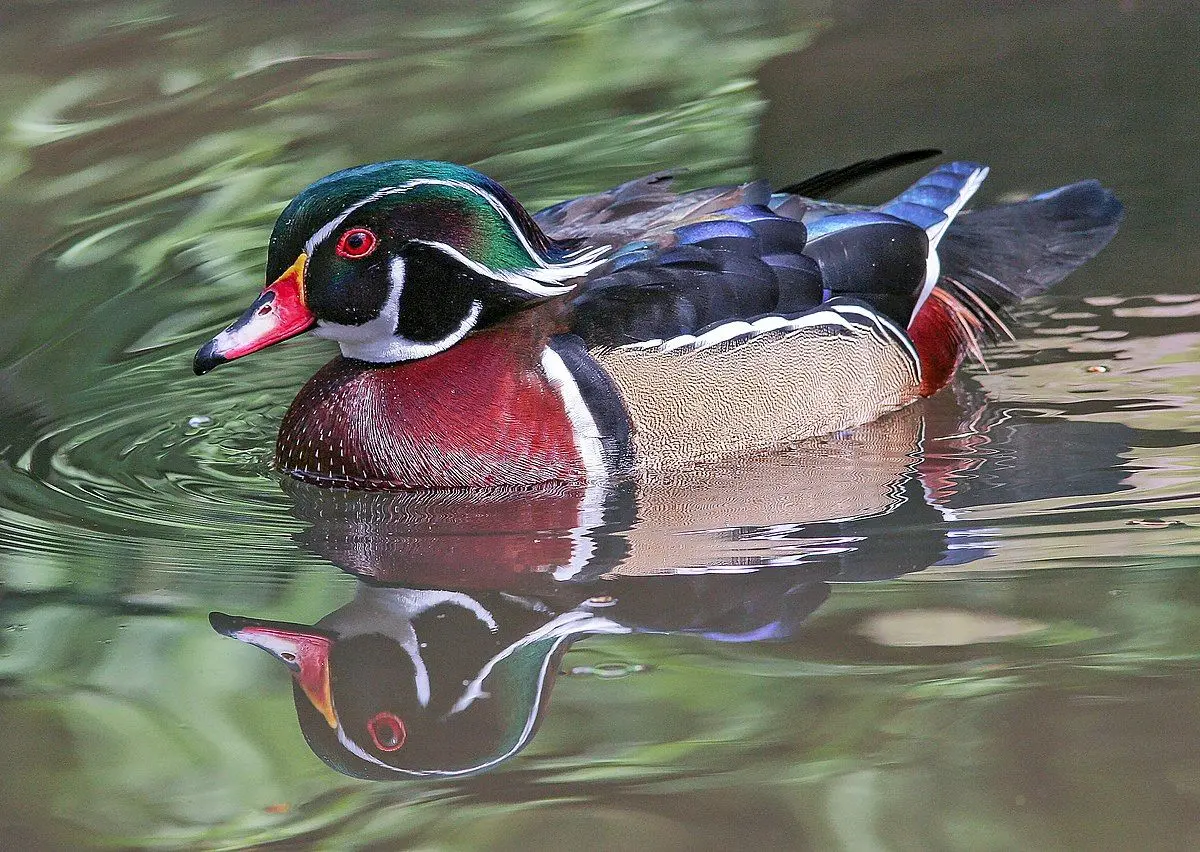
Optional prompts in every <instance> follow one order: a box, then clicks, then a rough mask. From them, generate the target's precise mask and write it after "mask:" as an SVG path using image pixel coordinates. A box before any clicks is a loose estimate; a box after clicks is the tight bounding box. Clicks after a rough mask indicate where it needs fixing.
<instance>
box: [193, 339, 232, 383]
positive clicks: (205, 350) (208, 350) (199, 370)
mask: <svg viewBox="0 0 1200 852" xmlns="http://www.w3.org/2000/svg"><path fill="white" fill-rule="evenodd" d="M228 360H229V359H228V358H226V357H225V356H224V355H222V354H221V353H220V352H218V351H217V341H216V340H210V341H208V343H205V344H204V345H203V346H201V347H200V350H199V351H198V352H197V353H196V357H195V358H193V359H192V370H193V371H195V373H196V375H197V376H203V375H204V374H205V373H207V372H208V371H209V370H212V369H214V368H216V367H219V366H221V365H222V364H224V363H225V362H226V361H228Z"/></svg>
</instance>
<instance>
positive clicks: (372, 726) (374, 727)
mask: <svg viewBox="0 0 1200 852" xmlns="http://www.w3.org/2000/svg"><path fill="white" fill-rule="evenodd" d="M367 733H369V734H370V735H371V742H373V743H375V748H377V749H379V750H380V751H395V750H396V749H398V748H400V746H402V745H404V741H405V740H406V739H408V732H407V731H406V730H404V723H403V722H401V721H400V717H399V716H397V715H396V714H395V713H389V712H387V711H386V710H385V711H383V712H382V713H376V714H375V715H374V716H372V717H371V721H369V722H367Z"/></svg>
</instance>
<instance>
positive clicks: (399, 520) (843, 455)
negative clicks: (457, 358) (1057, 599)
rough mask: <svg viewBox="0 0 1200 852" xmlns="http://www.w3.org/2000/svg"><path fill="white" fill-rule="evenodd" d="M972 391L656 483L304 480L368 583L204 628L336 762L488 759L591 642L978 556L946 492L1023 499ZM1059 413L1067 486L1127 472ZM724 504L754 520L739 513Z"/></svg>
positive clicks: (528, 726)
mask: <svg viewBox="0 0 1200 852" xmlns="http://www.w3.org/2000/svg"><path fill="white" fill-rule="evenodd" d="M972 397H973V395H972V394H971V393H969V392H966V391H962V392H960V393H959V394H958V395H957V397H956V396H955V395H950V394H948V395H943V396H940V397H938V398H937V399H936V400H932V401H930V402H929V403H927V404H925V405H922V406H919V407H916V408H912V409H908V410H905V411H902V412H898V413H897V414H895V415H893V416H891V417H889V418H885V419H883V420H880V421H878V422H876V423H873V424H870V425H869V426H867V427H864V428H863V429H860V430H855V432H853V433H851V434H848V435H843V436H839V437H836V438H830V439H826V440H824V441H823V442H822V443H821V445H820V447H810V448H809V450H810V451H808V452H804V453H797V454H794V455H792V454H784V455H780V456H772V457H769V458H765V459H758V460H754V461H752V462H750V463H745V464H742V465H740V466H738V467H737V468H729V469H719V470H716V471H713V472H712V473H711V475H712V478H711V479H709V480H705V478H704V477H705V476H706V475H709V474H708V473H706V472H700V473H697V474H695V475H693V476H691V477H688V478H686V479H681V480H680V481H679V482H678V483H661V484H659V485H658V486H655V487H650V486H646V485H641V486H637V487H634V486H633V485H627V486H623V487H612V488H607V489H603V490H600V491H597V490H596V489H586V488H585V489H569V488H559V489H550V490H542V491H530V490H526V491H519V492H513V491H506V492H499V493H491V494H481V493H479V492H459V493H457V494H449V493H441V494H429V493H426V494H413V493H383V492H376V493H363V492H357V493H356V492H344V491H335V490H329V489H322V488H315V487H312V486H308V485H304V484H301V483H295V484H293V485H290V486H289V489H288V490H289V493H290V495H291V497H292V498H293V500H294V508H295V512H296V514H297V516H298V517H299V518H300V519H301V520H303V521H304V522H305V523H306V526H307V528H306V529H305V530H304V531H303V532H301V533H299V534H298V540H299V541H300V543H301V544H302V545H303V546H304V547H305V548H306V549H308V550H310V551H312V552H314V553H317V554H319V555H321V556H323V557H325V558H327V559H329V560H330V561H332V562H333V563H334V564H335V565H337V566H338V567H340V568H342V569H343V570H345V571H347V572H349V573H351V574H353V575H355V576H356V577H358V578H359V579H360V582H359V584H358V588H357V592H356V594H355V596H354V598H353V600H352V601H351V602H349V603H348V604H346V605H345V606H343V607H341V608H340V609H338V610H336V611H335V612H333V613H331V614H329V615H328V616H326V617H325V618H322V619H321V620H320V621H319V622H318V623H317V624H316V625H312V626H310V625H306V624H290V623H281V622H268V621H262V620H256V619H253V618H245V617H239V616H228V615H224V614H220V613H214V614H213V615H212V617H211V618H212V624H213V627H214V628H215V629H217V630H218V631H219V632H221V633H224V634H226V635H228V636H232V637H234V638H237V639H240V640H242V641H244V642H247V643H249V644H252V645H256V646H258V647H260V648H262V649H263V650H266V651H267V652H269V653H271V654H272V655H273V656H275V657H276V658H278V659H279V660H280V661H281V662H282V663H283V664H284V665H286V666H287V667H288V668H289V670H290V671H291V673H292V679H293V691H294V696H295V704H296V711H297V716H298V719H299V722H300V726H301V729H302V730H303V732H304V735H305V737H306V738H307V740H308V743H309V745H310V746H311V748H312V749H313V751H314V752H315V753H316V754H317V755H318V756H320V757H321V758H322V759H323V760H324V761H325V762H326V763H328V764H329V765H330V766H332V767H334V768H335V769H337V770H339V771H341V772H344V773H346V774H349V775H353V776H357V777H363V778H372V779H380V780H387V779H397V778H402V777H452V776H461V775H468V774H472V773H477V772H482V771H486V770H488V769H491V768H493V767H495V766H497V765H498V764H500V763H502V762H503V761H505V760H507V759H510V758H512V757H513V756H514V755H516V754H517V753H518V752H519V751H520V750H521V749H522V748H523V747H524V746H525V745H527V744H528V743H529V741H530V739H531V738H532V737H533V735H534V733H535V731H536V729H537V726H538V723H539V721H540V720H541V719H542V717H543V716H544V714H545V713H546V711H547V708H548V706H549V699H550V692H551V689H552V687H553V684H554V681H555V677H556V675H557V674H558V670H559V667H560V664H561V660H562V657H563V655H564V654H565V653H566V651H567V649H568V648H569V646H570V645H571V644H572V643H573V642H575V641H577V640H579V639H582V638H585V637H587V636H594V635H603V634H623V633H624V634H627V633H658V634H663V633H686V634H691V635H694V636H697V637H701V638H703V639H706V640H709V641H714V642H781V641H786V640H788V639H790V638H792V637H794V636H795V635H796V634H797V633H798V632H799V631H801V630H803V626H804V623H805V621H806V619H807V618H808V617H809V616H810V615H811V614H812V613H814V612H815V611H816V610H817V609H818V608H819V607H820V606H821V604H822V603H823V602H824V601H825V600H826V599H827V598H828V596H829V595H830V593H831V589H832V588H833V587H834V586H835V585H836V584H839V583H854V582H865V581H873V580H881V579H888V578H894V577H898V576H900V575H903V574H907V573H910V572H914V571H920V570H922V569H925V568H927V567H929V566H932V565H938V564H940V565H954V564H962V563H965V562H969V561H971V560H974V559H977V558H979V557H981V556H983V555H986V554H987V553H988V552H989V551H990V544H989V539H990V531H989V530H988V529H987V528H986V527H973V526H971V525H969V524H963V523H960V522H958V521H957V520H956V512H955V509H954V508H950V506H951V504H953V505H957V506H961V505H963V504H964V500H965V501H966V502H967V503H970V502H976V503H982V502H989V501H990V500H994V499H996V498H997V497H998V498H999V499H1006V498H1008V497H1009V496H1012V495H1003V494H1001V495H997V494H993V493H991V490H990V489H984V490H983V491H982V493H972V491H973V489H975V490H978V486H979V484H980V483H986V482H987V465H988V464H989V463H991V462H993V461H995V460H997V459H1001V460H1004V461H1006V462H1008V461H1011V459H1009V458H1007V456H1006V452H1007V448H1006V442H1007V441H1009V440H1012V436H1013V435H1014V434H1018V433H1017V432H1014V431H1012V430H1009V429H1007V428H1004V425H1005V424H1006V421H1007V420H1008V419H1009V417H1010V415H1009V414H1007V413H1006V412H1004V411H1003V410H1000V409H996V408H992V407H990V406H987V405H984V404H982V403H981V402H980V401H979V400H978V399H974V398H972ZM1055 423H1056V421H1051V420H1048V421H1046V424H1048V425H1054V424H1055ZM1057 425H1059V426H1066V425H1068V424H1066V423H1065V422H1058V423H1057ZM1069 425H1070V427H1071V428H1072V429H1079V430H1082V431H1088V432H1089V435H1087V436H1081V435H1076V436H1075V437H1074V441H1075V442H1078V441H1079V440H1084V441H1086V443H1087V444H1088V446H1089V448H1090V452H1091V454H1092V458H1093V459H1094V460H1096V463H1095V465H1094V466H1093V468H1092V473H1091V474H1090V475H1088V476H1084V477H1083V478H1082V479H1079V480H1077V481H1074V482H1071V483H1066V484H1065V485H1064V490H1063V491H1062V493H1063V494H1066V493H1075V492H1072V491H1070V489H1072V488H1077V489H1080V492H1079V493H1086V492H1087V491H1088V490H1090V489H1095V490H1096V491H1099V492H1103V491H1105V490H1113V489H1115V488H1117V487H1118V481H1119V478H1120V475H1121V474H1120V472H1119V469H1118V467H1117V466H1116V465H1115V464H1112V462H1113V461H1115V459H1116V456H1117V453H1119V452H1120V451H1121V450H1123V449H1124V448H1125V447H1127V446H1128V443H1127V442H1128V436H1127V435H1124V434H1121V435H1114V434H1110V433H1109V431H1106V430H1107V429H1108V427H1106V426H1105V425H1104V424H1081V423H1071V424H1069ZM1093 427H1094V428H1093ZM930 447H936V450H935V451H931V450H930V449H929V448H930ZM1006 478H1007V479H1008V480H1009V481H1013V482H1019V481H1020V478H1019V477H1017V476H1014V475H1013V473H1012V471H1008V475H1007V477H1006ZM1101 480H1103V481H1101ZM731 506H737V507H738V511H737V512H736V514H735V515H733V516H736V517H739V518H755V519H757V523H754V524H752V525H743V526H737V527H729V526H727V525H726V523H725V522H724V520H723V519H725V518H728V517H730V516H731V513H730V507H731Z"/></svg>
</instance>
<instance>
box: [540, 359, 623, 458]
mask: <svg viewBox="0 0 1200 852" xmlns="http://www.w3.org/2000/svg"><path fill="white" fill-rule="evenodd" d="M542 369H543V370H544V371H545V372H546V378H548V379H549V380H550V384H551V385H552V386H553V387H554V389H555V390H556V391H558V395H559V397H560V398H561V399H562V401H563V408H564V409H566V412H567V419H569V420H570V421H571V430H572V432H574V437H575V449H577V450H578V451H579V457H580V458H581V459H583V466H584V469H585V470H586V471H587V474H588V478H589V479H595V480H601V479H606V478H608V467H607V466H606V465H605V464H604V445H603V444H602V443H601V442H600V430H599V429H598V428H597V427H596V419H595V418H594V417H592V412H591V411H590V410H589V409H588V407H587V403H586V402H584V401H583V395H582V394H580V392H579V384H578V383H577V382H576V381H575V377H574V376H573V375H571V371H570V370H568V369H567V365H566V364H564V363H563V359H562V358H561V357H560V356H559V354H558V353H557V352H555V351H554V350H553V349H551V348H550V347H549V346H547V347H546V348H545V349H543V350H542Z"/></svg>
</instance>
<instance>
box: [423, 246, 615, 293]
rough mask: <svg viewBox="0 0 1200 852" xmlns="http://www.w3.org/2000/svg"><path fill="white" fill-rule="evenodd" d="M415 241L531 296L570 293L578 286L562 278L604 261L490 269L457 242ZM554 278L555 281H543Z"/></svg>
mask: <svg viewBox="0 0 1200 852" xmlns="http://www.w3.org/2000/svg"><path fill="white" fill-rule="evenodd" d="M413 242H414V243H420V244H421V245H425V246H429V247H430V248H435V249H437V250H438V251H440V252H443V253H444V254H446V255H448V256H449V257H452V258H454V260H456V261H457V262H458V263H461V264H462V265H463V266H465V267H467V268H468V269H470V270H471V271H472V272H476V273H478V274H479V275H481V276H483V277H484V278H490V279H492V280H493V281H500V282H502V283H504V284H507V285H509V286H510V287H515V288H516V289H518V290H521V291H523V292H525V293H529V294H530V295H531V296H557V295H559V294H560V293H566V292H567V291H568V290H572V289H574V287H575V285H574V284H559V283H557V282H558V281H562V280H565V279H571V278H579V277H581V276H583V275H586V274H587V273H588V272H590V271H591V270H593V269H595V268H596V267H597V266H600V265H601V264H603V263H604V261H603V260H598V261H594V262H585V263H579V264H576V265H575V266H566V265H559V266H550V267H543V268H540V269H529V270H525V271H524V272H509V271H502V270H497V269H489V268H488V267H486V266H484V265H483V264H482V263H479V262H478V261H474V260H471V258H469V257H467V256H466V255H465V254H463V253H462V252H460V251H459V250H458V249H456V248H454V246H449V245H446V244H445V243H436V242H430V241H428V240H413ZM543 282H552V283H543Z"/></svg>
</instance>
